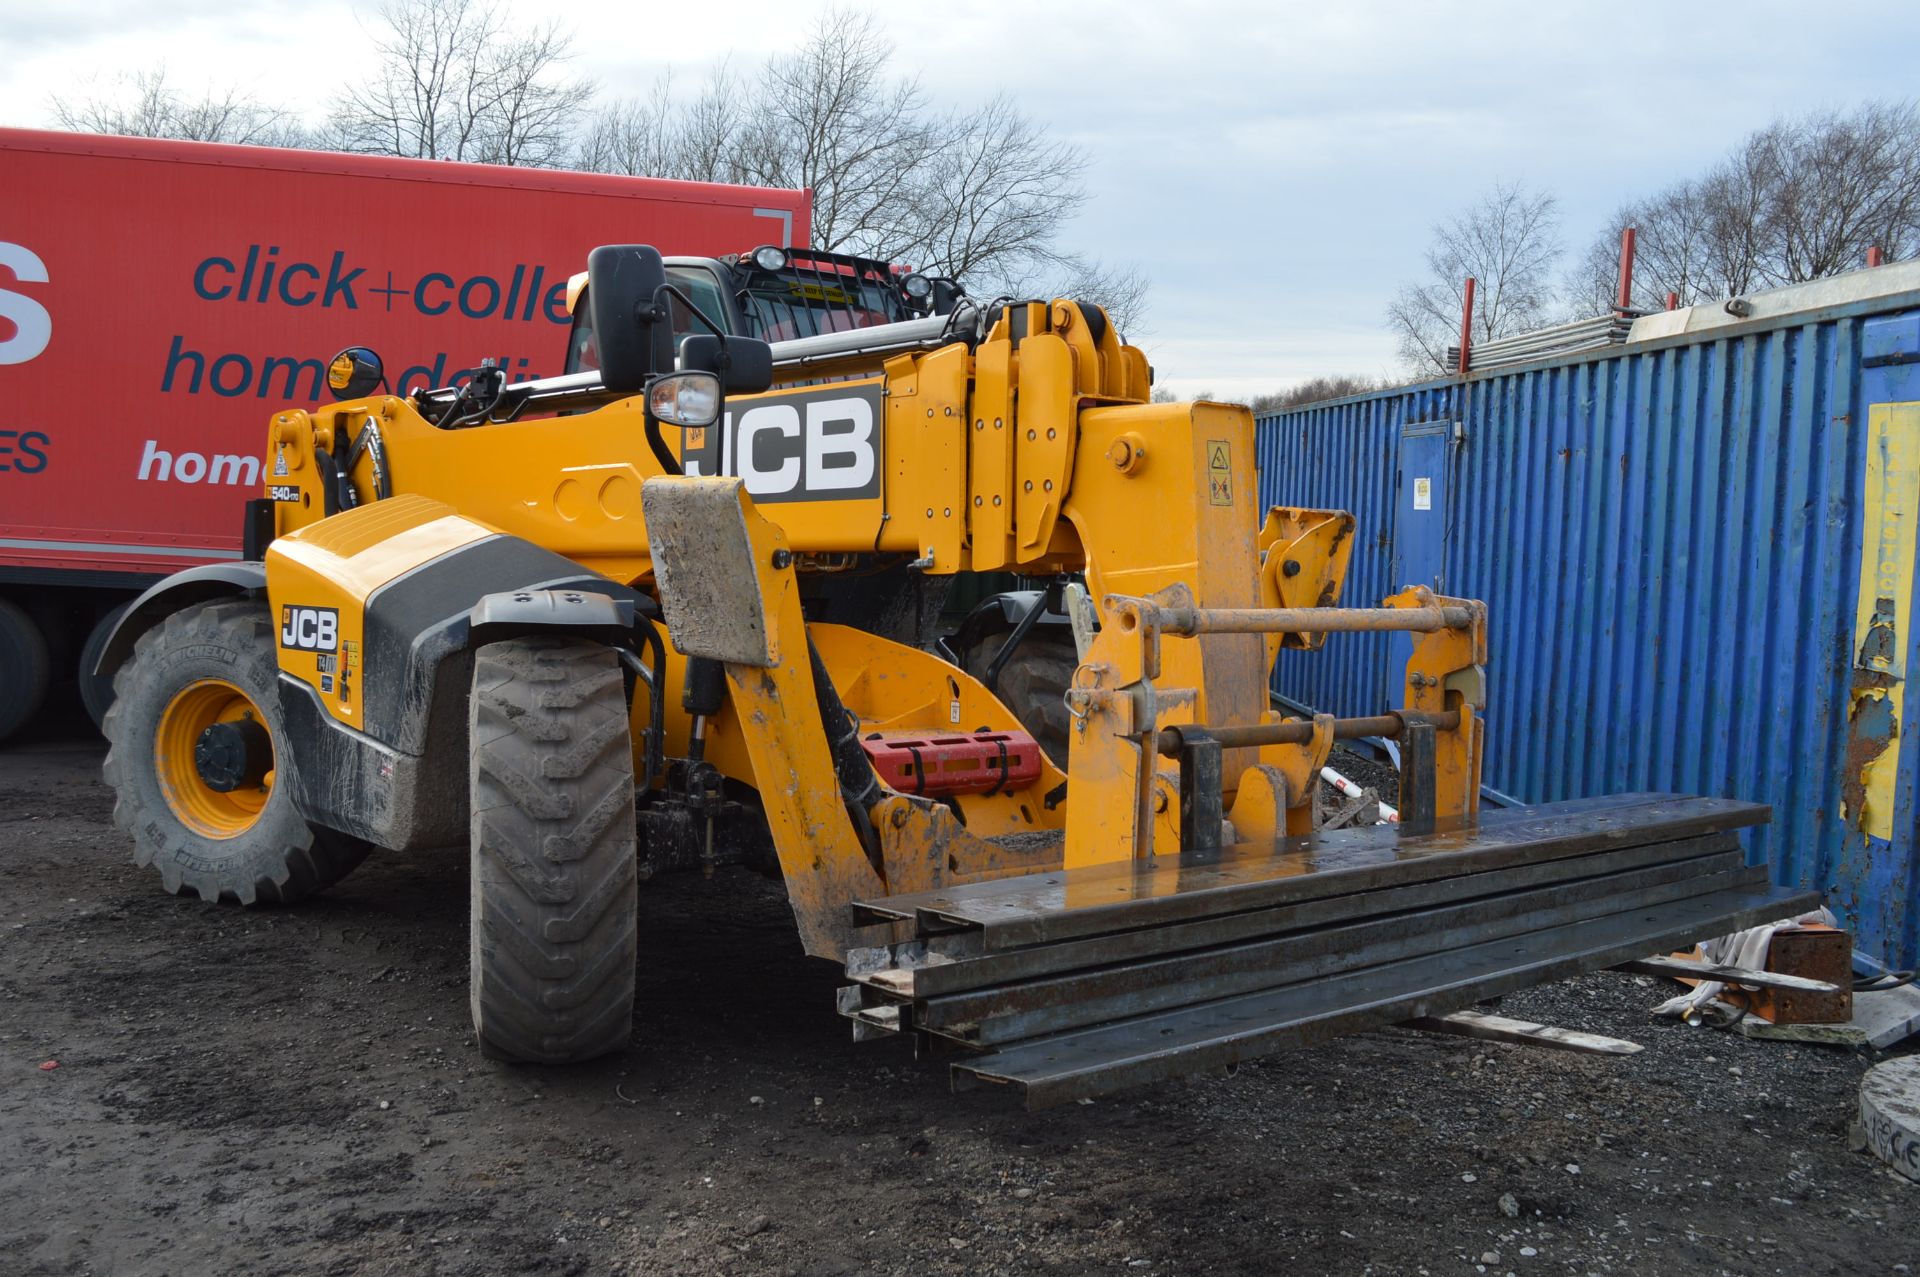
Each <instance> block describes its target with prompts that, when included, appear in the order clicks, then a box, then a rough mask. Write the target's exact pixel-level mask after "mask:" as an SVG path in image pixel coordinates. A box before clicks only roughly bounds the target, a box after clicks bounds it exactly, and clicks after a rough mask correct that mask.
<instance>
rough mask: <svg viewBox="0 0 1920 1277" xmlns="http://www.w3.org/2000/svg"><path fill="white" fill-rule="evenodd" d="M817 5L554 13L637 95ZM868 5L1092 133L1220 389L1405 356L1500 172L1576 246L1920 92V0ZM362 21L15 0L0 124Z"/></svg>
mask: <svg viewBox="0 0 1920 1277" xmlns="http://www.w3.org/2000/svg"><path fill="white" fill-rule="evenodd" d="M360 7H361V10H362V11H363V12H366V11H369V10H370V9H371V6H370V5H368V4H362V5H361V6H360ZM518 7H519V10H520V12H522V13H523V14H526V15H528V16H532V15H535V14H539V13H544V12H546V11H547V6H541V5H535V4H532V3H529V2H528V0H521V3H520V4H519V6H518ZM822 7H824V6H823V5H818V4H815V3H812V2H811V0H787V2H786V3H778V4H776V3H768V2H763V0H725V2H723V3H708V4H679V3H676V4H648V3H644V2H639V3H636V2H635V0H573V2H572V3H570V4H568V5H566V6H565V7H564V9H563V10H562V9H560V8H559V7H558V6H555V7H554V8H555V11H559V12H564V13H565V15H566V16H567V20H568V21H570V22H572V23H573V24H574V26H575V28H576V30H577V33H578V35H579V37H580V39H579V45H580V56H579V60H578V67H579V69H580V70H581V71H582V72H584V73H586V74H588V75H590V76H592V77H593V78H594V79H595V80H596V81H598V82H599V84H600V85H601V87H602V92H603V93H607V94H609V95H615V96H617V95H619V94H621V93H625V92H637V91H639V90H641V89H643V88H644V87H645V86H647V85H648V84H650V83H651V82H652V81H653V79H654V78H655V77H656V76H657V75H658V74H659V73H660V72H661V71H662V70H663V69H665V68H666V67H667V66H669V65H671V66H672V67H673V69H674V72H675V76H676V80H680V81H683V82H686V83H689V84H691V83H693V82H696V81H697V80H698V79H699V78H700V77H701V74H702V73H703V72H704V71H705V70H706V69H707V68H708V67H709V66H711V65H712V64H713V63H714V62H715V61H716V60H718V59H720V58H722V57H727V56H730V57H731V58H732V59H733V62H734V65H735V66H736V67H742V68H750V67H751V66H753V65H755V64H757V63H758V62H759V61H760V60H761V59H763V58H764V57H765V56H766V55H767V54H768V53H769V52H772V51H774V50H776V49H778V48H779V47H781V46H782V45H784V44H786V43H788V42H790V41H791V40H792V39H793V32H794V30H795V28H796V25H797V24H804V23H805V22H806V21H807V20H808V19H809V18H810V16H811V15H812V14H814V13H815V12H816V11H817V10H818V9H820V8H822ZM874 8H875V11H876V12H878V13H880V14H882V15H883V16H884V19H885V21H886V24H887V27H888V30H889V31H890V33H891V34H892V36H893V38H894V40H895V41H896V43H897V46H898V50H897V54H896V59H897V64H898V67H899V69H900V70H901V71H902V72H903V73H906V74H912V75H917V76H918V77H919V78H920V81H921V83H922V85H923V86H924V87H925V88H926V89H927V91H928V92H929V94H930V95H931V96H932V97H933V98H935V99H936V100H937V101H940V102H952V103H956V104H969V103H973V102H977V101H979V100H980V99H982V98H984V97H986V96H987V95H989V94H991V93H993V92H996V91H1000V90H1005V91H1007V92H1010V93H1012V94H1013V95H1014V96H1015V97H1016V98H1018V100H1019V101H1020V102H1021V103H1022V104H1023V105H1024V106H1025V108H1026V109H1027V110H1028V111H1029V112H1030V113H1031V114H1032V115H1033V116H1035V117H1036V118H1037V119H1039V120H1041V121H1042V122H1044V123H1045V124H1046V125H1047V126H1049V127H1050V128H1051V129H1052V130H1053V131H1054V132H1055V133H1056V134H1057V135H1059V136H1061V137H1064V138H1067V139H1070V140H1072V141H1074V142H1076V143H1078V144H1079V145H1081V146H1083V147H1085V148H1086V150H1087V152H1088V153H1089V155H1090V157H1091V159H1092V166H1091V170H1090V172H1089V175H1088V186H1089V188H1090V194H1091V196H1092V198H1091V199H1090V200H1089V202H1088V204H1087V206H1086V208H1085V210H1084V211H1083V212H1082V214H1081V215H1080V217H1079V218H1078V219H1077V220H1076V221H1075V222H1073V223H1072V224H1071V225H1070V226H1069V228H1068V231H1067V239H1068V240H1069V241H1071V242H1072V245H1073V246H1074V247H1075V248H1077V249H1078V250H1080V251H1083V252H1086V253H1088V254H1090V255H1092V256H1095V257H1099V258H1101V259H1104V260H1108V261H1128V262H1134V263H1137V264H1138V265H1139V266H1140V267H1141V268H1142V269H1143V270H1144V271H1145V272H1146V274H1147V275H1148V277H1149V278H1150V279H1151V280H1152V289H1153V291H1152V296H1151V298H1150V303H1149V307H1150V309H1149V314H1148V318H1147V326H1148V327H1149V328H1150V329H1151V332H1150V334H1148V335H1146V336H1145V338H1144V340H1143V341H1142V344H1143V345H1145V346H1146V347H1147V348H1148V351H1149V354H1150V357H1151V358H1152V360H1153V362H1154V364H1155V366H1156V367H1157V369H1158V370H1159V374H1160V380H1161V382H1162V384H1166V385H1171V386H1173V387H1174V388H1175V389H1176V390H1179V391H1181V392H1183V393H1192V392H1194V391H1198V390H1203V389H1212V390H1215V391H1216V392H1218V393H1220V394H1221V395H1222V396H1223V397H1241V396H1250V395H1253V394H1257V393H1259V392H1261V391H1263V390H1268V389H1274V388H1277V387H1279V386H1283V385H1286V384H1289V383H1291V382H1295V381H1299V380H1301V379H1304V378H1306V377H1310V376H1313V375H1316V374H1320V373H1336V372H1355V373H1379V372H1383V371H1386V370H1388V369H1389V368H1390V367H1391V366H1392V364H1393V360H1394V355H1393V349H1394V347H1393V340H1392V337H1391V336H1390V335H1389V334H1388V332H1387V331H1386V329H1385V327H1384V325H1383V323H1382V311H1383V310H1384V308H1385V306H1386V304H1387V302H1388V300H1389V299H1390V298H1391V296H1392V294H1393V292H1394V290H1395V289H1396V288H1397V287H1398V286H1399V285H1400V284H1401V283H1402V282H1404V281H1406V280H1407V279H1409V278H1411V277H1413V276H1415V275H1417V274H1418V273H1419V270H1420V264H1421V262H1420V259H1421V253H1422V250H1423V248H1424V247H1425V244H1426V241H1427V238H1428V228H1429V227H1430V226H1431V224H1432V223H1433V222H1434V221H1435V220H1436V219H1437V218H1439V217H1442V216H1445V215H1446V214H1448V213H1450V212H1452V211H1454V210H1455V209H1457V208H1458V207H1460V206H1461V205H1463V204H1466V203H1469V202H1471V201H1472V200H1473V198H1474V197H1475V196H1476V195H1478V194H1479V193H1480V192H1482V191H1483V190H1485V189H1486V188H1487V187H1488V186H1490V185H1491V184H1492V183H1494V182H1496V181H1501V180H1517V181H1521V182H1524V183H1527V184H1530V185H1534V186H1539V187H1545V188H1546V189H1548V190H1551V191H1553V192H1554V193H1555V194H1556V195H1557V196H1558V197H1559V199H1560V201H1561V206H1562V212H1563V222H1564V225H1563V235H1564V238H1565V240H1566V242H1567V244H1568V246H1569V250H1570V252H1569V256H1571V255H1572V254H1571V250H1573V249H1574V248H1577V247H1579V246H1584V245H1585V244H1586V243H1587V241H1588V240H1589V239H1590V238H1591V237H1592V235H1593V234H1594V233H1595V232H1596V231H1597V230H1598V229H1599V227H1600V226H1601V225H1602V224H1604V222H1605V221H1606V219H1607V217H1608V214H1609V213H1610V212H1611V211H1612V210H1613V208H1614V207H1615V206H1616V205H1618V204H1619V203H1620V202H1622V201H1623V200H1624V199H1626V198H1628V197H1630V196H1633V195H1635V194H1640V193H1644V192H1647V191H1649V190H1651V189H1654V188H1657V187H1659V186H1661V185H1663V184H1665V183H1666V182H1668V181H1671V180H1674V179H1676V178H1680V177H1684V176H1688V175H1690V174H1692V173H1694V172H1696V171H1698V170H1699V169H1700V168H1702V167H1703V166H1705V165H1706V164H1708V163H1710V162H1711V161H1712V160H1714V159H1715V158H1717V157H1718V156H1719V155H1720V154H1721V153H1723V152H1724V151H1726V150H1727V149H1728V148H1729V147H1731V146H1732V145H1733V144H1734V143H1735V142H1736V141H1738V140H1739V139H1740V137H1741V136H1742V135H1743V134H1745V133H1746V132H1747V131H1749V130H1751V129H1753V128H1755V127H1758V126H1759V125H1761V124H1764V123H1765V122H1767V121H1768V120H1769V119H1770V118H1772V117H1773V116H1775V115H1777V114H1780V113H1794V112H1798V111H1802V110H1805V109H1808V108H1812V107H1834V106H1839V107H1843V106H1849V105H1851V104H1853V103H1855V102H1857V101H1859V100H1861V99H1864V98H1870V97H1884V98H1907V97H1912V96H1915V95H1920V73H1917V72H1916V65H1920V64H1916V60H1915V53H1914V50H1915V49H1916V47H1920V5H1915V6H1913V7H1911V8H1909V7H1908V6H1907V5H1905V4H1887V3H1884V2H1882V3H1877V4H1864V3H1863V4H1852V3H1840V2H1835V0H1828V2H1827V3H1823V4H1820V5H1817V6H1811V5H1807V4H1805V3H1791V4H1790V3H1773V2H1768V0H1763V2H1755V0H1745V2H1743V3H1740V4H1738V5H1733V4H1708V3H1676V2H1674V0H1668V2H1666V3H1634V2H1629V0H1615V3H1612V4H1609V5H1604V6H1601V5H1561V4H1553V3H1541V2H1540V0H1533V2H1532V3H1479V4H1475V5H1472V6H1468V5H1456V4H1437V3H1384V2H1382V3H1358V2H1355V0H1336V2H1334V3H1328V0H1315V2H1314V3H1291V2H1279V0H1269V3H1265V4H1259V3H1229V2H1226V0H1221V2H1219V3H1195V2H1192V0H1189V2H1187V3H1181V4H1165V3H1161V4H1126V3H1112V2H1109V3H1103V4H1096V3H1082V2H1080V0H1018V2H1006V0H973V2H972V3H954V2H952V0H948V2H947V3H941V4H924V5H899V4H888V5H879V6H874ZM363 39H364V35H363V34H362V28H361V27H360V26H359V25H358V23H357V21H356V18H355V10H354V6H352V5H350V4H347V3H327V2H319V3H297V2H295V0H245V3H241V2H240V0H167V3H165V4H155V3H153V0H96V2H93V3H88V2H87V0H67V2H66V3H63V4H57V5H56V4H49V3H44V2H43V0H35V2H33V3H27V2H25V0H0V123H4V124H11V125H22V126H42V127H44V126H47V125H49V124H50V121H51V113H50V110H49V106H48V102H49V99H50V97H51V96H52V95H54V94H58V93H66V94H71V95H77V96H86V95H87V93H88V92H89V88H88V83H87V80H88V77H97V79H96V83H95V87H96V88H97V87H99V85H101V84H106V83H109V82H110V80H111V77H112V75H113V74H114V73H115V72H118V71H122V70H131V69H136V68H140V67H146V66H152V65H154V64H156V63H160V62H164V63H165V64H166V66H167V69H168V72H169V77H170V79H172V80H174V81H175V82H177V83H178V84H179V85H180V86H181V87H182V88H198V87H200V86H204V85H205V84H207V83H208V82H209V81H212V82H216V83H219V84H223V85H224V84H227V83H233V82H238V83H240V84H242V85H243V86H244V87H246V88H247V89H249V90H250V91H251V92H253V93H255V94H256V95H257V96H259V97H261V98H262V99H264V100H267V101H270V102H274V103H276V104H283V105H287V106H291V107H294V108H296V109H298V108H299V107H300V106H301V104H302V103H312V104H313V107H312V109H313V110H314V111H316V112H317V110H318V107H319V105H320V104H321V103H322V102H323V101H324V100H325V98H326V97H327V96H328V94H329V83H330V80H331V79H332V78H334V77H337V76H344V75H351V74H352V73H353V68H354V62H355V48H356V45H357V44H358V43H360V42H361V41H362V40H363ZM0 180H4V175H0Z"/></svg>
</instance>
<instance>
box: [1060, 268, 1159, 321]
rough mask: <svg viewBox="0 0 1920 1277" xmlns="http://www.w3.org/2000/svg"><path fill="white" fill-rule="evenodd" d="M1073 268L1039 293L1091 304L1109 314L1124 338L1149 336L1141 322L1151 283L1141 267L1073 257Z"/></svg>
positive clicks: (1109, 317) (1145, 310)
mask: <svg viewBox="0 0 1920 1277" xmlns="http://www.w3.org/2000/svg"><path fill="white" fill-rule="evenodd" d="M1068 265H1069V267H1070V269H1069V270H1068V271H1067V272H1066V273H1065V274H1064V275H1063V276H1061V277H1059V278H1058V280H1057V281H1056V282H1055V283H1054V284H1053V286H1051V287H1046V288H1042V289H1041V290H1039V291H1040V292H1042V293H1043V294H1045V295H1046V296H1048V297H1071V298H1073V299H1075V300H1076V301H1089V302H1093V303H1094V304H1095V305H1097V306H1099V307H1100V309H1102V310H1104V311H1106V312H1107V318H1108V319H1109V320H1110V321H1112V323H1113V326H1114V327H1115V328H1116V329H1118V330H1119V332H1120V334H1121V335H1122V336H1123V337H1126V338H1129V339H1138V338H1139V337H1142V336H1144V335H1146V330H1145V329H1143V328H1142V327H1141V319H1142V318H1143V317H1144V316H1145V315H1146V313H1147V294H1148V292H1149V290H1150V288H1151V283H1150V281H1149V280H1148V279H1147V275H1146V272H1145V271H1143V270H1141V269H1140V267H1139V266H1138V265H1137V264H1134V263H1131V262H1129V263H1126V264H1123V265H1117V266H1116V265H1109V264H1107V263H1104V262H1100V261H1097V260H1093V259H1081V258H1069V259H1068Z"/></svg>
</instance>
